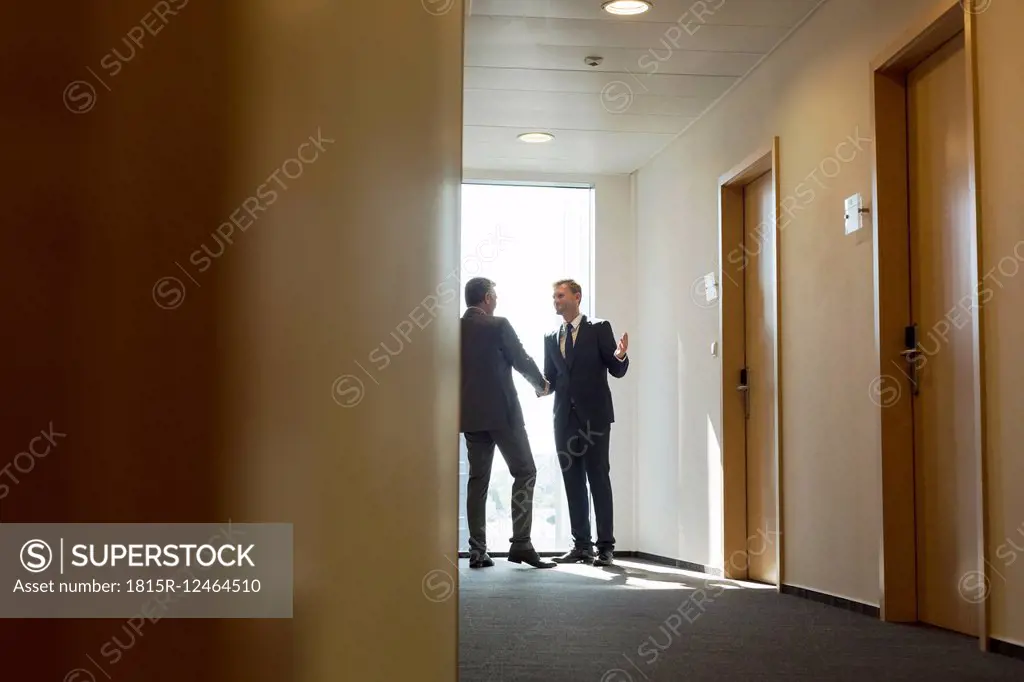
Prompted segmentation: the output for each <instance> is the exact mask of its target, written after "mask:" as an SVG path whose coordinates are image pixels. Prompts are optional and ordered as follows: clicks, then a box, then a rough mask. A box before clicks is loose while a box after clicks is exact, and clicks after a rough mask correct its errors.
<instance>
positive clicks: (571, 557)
mask: <svg viewBox="0 0 1024 682" xmlns="http://www.w3.org/2000/svg"><path fill="white" fill-rule="evenodd" d="M555 563H557V564H592V563H594V553H593V552H592V551H591V550H589V549H582V548H579V547H577V548H576V549H574V550H572V551H571V552H566V553H565V554H563V555H562V556H560V557H555Z"/></svg>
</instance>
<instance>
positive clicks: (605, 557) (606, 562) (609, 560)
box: [594, 549, 615, 566]
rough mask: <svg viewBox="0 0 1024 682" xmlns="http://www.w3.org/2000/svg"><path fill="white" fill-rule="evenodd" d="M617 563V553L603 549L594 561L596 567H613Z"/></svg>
mask: <svg viewBox="0 0 1024 682" xmlns="http://www.w3.org/2000/svg"><path fill="white" fill-rule="evenodd" d="M614 563H615V553H614V552H613V551H612V550H610V549H602V550H601V551H600V552H598V553H597V558H596V559H594V565H595V566H611V565H612V564H614Z"/></svg>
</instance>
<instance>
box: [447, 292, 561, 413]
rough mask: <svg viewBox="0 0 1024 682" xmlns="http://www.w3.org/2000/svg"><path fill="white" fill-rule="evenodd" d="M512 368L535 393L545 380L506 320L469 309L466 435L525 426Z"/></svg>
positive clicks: (464, 407)
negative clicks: (513, 381) (524, 378)
mask: <svg viewBox="0 0 1024 682" xmlns="http://www.w3.org/2000/svg"><path fill="white" fill-rule="evenodd" d="M512 368H515V370H516V371H517V372H519V373H520V374H522V375H523V376H524V377H526V379H527V381H529V382H530V383H531V384H532V385H533V387H534V388H535V389H537V390H538V391H542V390H544V375H542V374H541V373H540V368H539V367H537V363H536V362H534V361H533V358H531V357H530V356H529V355H527V353H526V351H525V350H524V349H523V344H522V343H520V341H519V337H518V336H517V335H516V333H515V330H513V329H512V325H511V324H510V323H509V321H508V320H507V319H505V318H504V317H496V316H493V315H488V314H487V313H485V312H484V311H482V310H480V309H479V308H469V309H467V310H466V312H465V314H464V315H463V316H462V392H461V400H462V412H461V426H460V430H461V431H462V432H463V433H468V432H471V431H497V430H500V429H508V428H512V427H515V426H523V423H524V422H523V409H522V407H521V406H520V405H519V395H518V394H517V393H516V387H515V384H514V383H512Z"/></svg>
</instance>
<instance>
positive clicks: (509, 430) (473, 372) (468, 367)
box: [460, 277, 555, 568]
mask: <svg viewBox="0 0 1024 682" xmlns="http://www.w3.org/2000/svg"><path fill="white" fill-rule="evenodd" d="M497 304H498V295H497V294H496V293H495V291H494V282H493V281H491V280H489V279H487V278H484V277H474V278H473V279H471V280H469V282H467V283H466V305H467V306H468V307H467V309H466V312H465V314H464V315H463V316H462V391H461V403H462V407H461V426H460V430H461V431H462V432H463V433H464V434H465V435H466V447H467V449H468V450H469V482H468V484H467V486H466V516H467V517H468V522H469V546H470V557H469V566H470V568H486V567H488V566H493V565H494V561H493V560H492V559H491V557H490V556H488V554H487V515H486V509H487V489H488V487H489V486H490V482H491V463H492V462H493V461H494V448H495V446H497V448H498V450H500V451H501V455H502V457H504V458H505V463H506V464H508V470H509V473H510V474H511V475H512V479H513V482H512V505H511V507H512V538H511V542H512V546H511V547H510V548H509V552H508V560H509V561H511V562H512V563H517V564H520V563H526V564H529V565H530V566H533V567H534V568H553V567H554V566H555V564H553V563H551V562H547V561H542V560H541V558H540V555H538V554H537V551H536V550H535V549H534V547H533V542H532V541H531V539H530V531H531V530H532V526H533V489H534V485H535V484H536V478H537V467H536V465H535V464H534V461H533V452H532V451H531V449H530V441H529V439H528V438H527V436H526V426H525V421H524V419H523V410H522V407H521V406H520V404H519V396H518V395H517V393H516V388H515V385H514V384H513V383H512V370H513V369H515V370H516V371H517V372H519V373H520V374H522V375H523V376H524V377H526V380H527V381H529V382H530V384H531V385H533V387H534V389H535V390H537V391H538V392H543V391H546V390H547V389H548V386H547V382H546V381H545V380H544V375H542V374H541V373H540V369H539V368H538V367H537V363H535V362H534V361H533V358H531V357H530V356H529V355H527V353H526V350H525V349H524V348H523V345H522V343H520V341H519V337H518V336H517V335H516V333H515V331H514V330H513V329H512V325H511V324H510V323H509V321H508V320H507V319H506V318H504V317H496V316H495V315H494V309H495V307H496V306H497Z"/></svg>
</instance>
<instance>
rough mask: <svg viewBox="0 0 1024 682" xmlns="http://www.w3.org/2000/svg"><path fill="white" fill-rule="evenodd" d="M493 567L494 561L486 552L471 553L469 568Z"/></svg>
mask: <svg viewBox="0 0 1024 682" xmlns="http://www.w3.org/2000/svg"><path fill="white" fill-rule="evenodd" d="M493 565H494V559H492V558H491V557H490V556H489V555H488V554H487V552H472V553H471V554H470V555H469V567H470V568H490V567H491V566H493Z"/></svg>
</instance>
